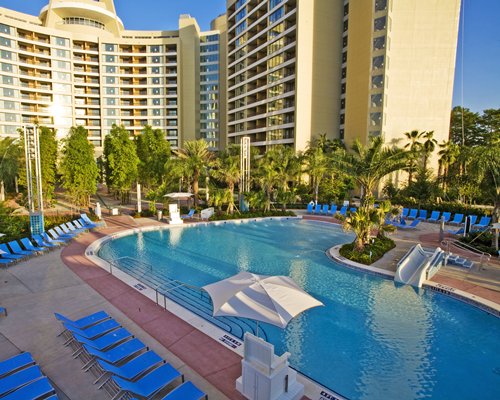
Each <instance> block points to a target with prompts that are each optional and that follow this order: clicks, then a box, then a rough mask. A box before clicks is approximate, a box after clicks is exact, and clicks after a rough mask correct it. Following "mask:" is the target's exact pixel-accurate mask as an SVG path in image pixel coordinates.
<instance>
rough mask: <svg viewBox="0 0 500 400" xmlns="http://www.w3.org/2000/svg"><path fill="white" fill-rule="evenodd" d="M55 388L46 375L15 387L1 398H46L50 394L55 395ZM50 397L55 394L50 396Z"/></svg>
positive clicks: (28, 399)
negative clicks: (15, 388)
mask: <svg viewBox="0 0 500 400" xmlns="http://www.w3.org/2000/svg"><path fill="white" fill-rule="evenodd" d="M55 393H56V392H55V390H54V388H53V387H52V385H51V384H50V382H49V380H48V378H47V377H46V376H44V377H42V378H40V379H37V380H35V381H32V382H31V383H29V384H27V385H25V386H23V387H21V388H19V389H17V390H16V391H15V392H12V393H11V394H8V395H7V396H5V397H2V400H36V399H42V398H44V399H45V398H46V397H45V396H48V395H50V394H53V395H55ZM50 398H51V399H54V398H57V396H55V397H54V396H51V397H50Z"/></svg>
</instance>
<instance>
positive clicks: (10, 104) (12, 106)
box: [3, 100, 17, 110]
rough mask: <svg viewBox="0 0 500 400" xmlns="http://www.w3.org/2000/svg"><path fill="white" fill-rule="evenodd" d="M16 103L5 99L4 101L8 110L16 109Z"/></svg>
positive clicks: (4, 105) (4, 106)
mask: <svg viewBox="0 0 500 400" xmlns="http://www.w3.org/2000/svg"><path fill="white" fill-rule="evenodd" d="M16 104H17V103H14V102H13V101H8V100H5V101H4V102H3V108H5V109H6V110H15V109H16Z"/></svg>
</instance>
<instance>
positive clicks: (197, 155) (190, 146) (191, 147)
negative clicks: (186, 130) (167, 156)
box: [174, 139, 214, 206]
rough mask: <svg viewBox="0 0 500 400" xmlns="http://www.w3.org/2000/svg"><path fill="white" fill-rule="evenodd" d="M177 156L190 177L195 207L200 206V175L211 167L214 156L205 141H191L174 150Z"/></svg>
mask: <svg viewBox="0 0 500 400" xmlns="http://www.w3.org/2000/svg"><path fill="white" fill-rule="evenodd" d="M174 153H175V155H177V157H179V159H180V160H182V161H183V169H184V171H185V173H186V175H187V176H188V177H190V180H191V184H192V187H193V194H194V205H195V206H197V205H198V191H199V183H198V180H199V179H200V174H201V171H202V170H203V168H205V167H207V166H209V165H210V163H211V161H212V160H213V158H214V156H213V153H211V152H210V151H209V150H208V144H207V142H206V141H205V140H203V139H199V140H190V141H186V142H185V143H184V147H183V148H181V149H177V150H174Z"/></svg>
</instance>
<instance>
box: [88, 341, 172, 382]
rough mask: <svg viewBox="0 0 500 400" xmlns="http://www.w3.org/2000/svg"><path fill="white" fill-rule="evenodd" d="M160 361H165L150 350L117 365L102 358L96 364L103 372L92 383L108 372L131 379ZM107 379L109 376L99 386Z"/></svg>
mask: <svg viewBox="0 0 500 400" xmlns="http://www.w3.org/2000/svg"><path fill="white" fill-rule="evenodd" d="M161 363H165V360H163V359H162V358H161V357H160V356H159V355H158V354H156V353H155V352H154V351H151V350H149V351H147V352H145V353H142V354H141V355H139V356H137V357H135V358H133V359H132V360H130V361H129V362H127V363H125V364H123V365H121V366H119V367H117V366H115V365H113V364H110V363H107V362H106V361H103V360H97V365H99V367H100V368H101V370H102V371H103V373H102V374H101V375H100V376H99V377H98V378H97V380H96V381H95V382H94V383H97V382H99V381H100V380H101V379H102V378H103V377H105V376H106V375H108V376H109V374H113V375H116V376H119V377H120V378H123V379H126V380H128V381H133V380H135V379H136V378H137V377H138V376H140V375H142V374H144V373H145V372H146V371H149V370H150V369H152V368H153V367H155V366H157V365H159V364H161ZM109 379H111V376H109V378H108V379H106V380H105V381H103V383H102V384H101V386H100V388H101V387H102V386H104V385H105V384H106V382H107V381H108V380H109Z"/></svg>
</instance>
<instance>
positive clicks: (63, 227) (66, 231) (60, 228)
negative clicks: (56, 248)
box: [54, 224, 80, 237]
mask: <svg viewBox="0 0 500 400" xmlns="http://www.w3.org/2000/svg"><path fill="white" fill-rule="evenodd" d="M54 229H55V230H56V232H57V233H59V234H63V235H67V236H72V237H76V236H78V235H79V234H80V232H71V231H70V230H69V228H68V227H67V226H66V224H61V225H59V226H56V227H55V228H54ZM61 231H62V232H61Z"/></svg>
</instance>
